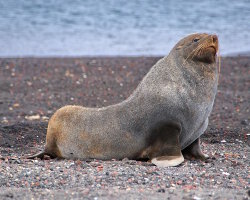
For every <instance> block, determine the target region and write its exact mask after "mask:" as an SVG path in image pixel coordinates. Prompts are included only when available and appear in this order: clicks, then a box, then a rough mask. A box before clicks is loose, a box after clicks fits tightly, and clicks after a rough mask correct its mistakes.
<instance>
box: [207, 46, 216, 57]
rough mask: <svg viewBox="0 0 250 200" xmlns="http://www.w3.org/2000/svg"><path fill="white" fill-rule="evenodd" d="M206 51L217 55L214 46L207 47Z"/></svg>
mask: <svg viewBox="0 0 250 200" xmlns="http://www.w3.org/2000/svg"><path fill="white" fill-rule="evenodd" d="M206 49H207V50H208V51H211V52H213V54H214V55H216V53H217V48H216V46H215V45H211V46H208V47H207V48H206Z"/></svg>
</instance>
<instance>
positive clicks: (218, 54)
mask: <svg viewBox="0 0 250 200" xmlns="http://www.w3.org/2000/svg"><path fill="white" fill-rule="evenodd" d="M217 56H218V62H219V63H218V78H217V84H218V85H219V78H220V67H221V55H220V51H219V48H218V53H217Z"/></svg>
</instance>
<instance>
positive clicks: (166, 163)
mask: <svg viewBox="0 0 250 200" xmlns="http://www.w3.org/2000/svg"><path fill="white" fill-rule="evenodd" d="M183 161H184V157H183V156H182V154H181V155H179V156H160V157H157V158H153V159H152V160H151V162H152V163H153V164H155V165H156V166H157V167H174V166H177V165H179V164H181V163H182V162H183Z"/></svg>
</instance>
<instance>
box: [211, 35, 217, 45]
mask: <svg viewBox="0 0 250 200" xmlns="http://www.w3.org/2000/svg"><path fill="white" fill-rule="evenodd" d="M212 38H213V43H216V42H217V41H218V37H217V35H212Z"/></svg>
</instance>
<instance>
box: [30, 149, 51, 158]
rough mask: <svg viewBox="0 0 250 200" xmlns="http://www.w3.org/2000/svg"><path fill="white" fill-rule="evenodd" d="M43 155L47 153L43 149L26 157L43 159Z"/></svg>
mask: <svg viewBox="0 0 250 200" xmlns="http://www.w3.org/2000/svg"><path fill="white" fill-rule="evenodd" d="M45 155H47V154H46V153H45V152H44V151H42V152H39V153H37V154H35V155H33V156H29V157H27V159H34V158H40V159H43V158H44V156H45Z"/></svg>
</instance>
